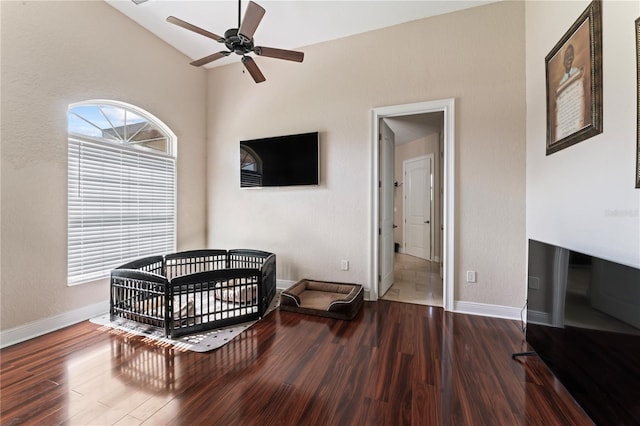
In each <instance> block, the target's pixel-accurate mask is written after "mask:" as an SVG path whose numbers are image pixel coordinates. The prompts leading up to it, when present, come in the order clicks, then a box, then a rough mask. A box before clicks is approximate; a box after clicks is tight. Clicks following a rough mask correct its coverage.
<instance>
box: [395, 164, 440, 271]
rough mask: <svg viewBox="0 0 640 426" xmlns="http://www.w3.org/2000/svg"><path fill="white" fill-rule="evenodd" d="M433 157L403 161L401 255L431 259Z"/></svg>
mask: <svg viewBox="0 0 640 426" xmlns="http://www.w3.org/2000/svg"><path fill="white" fill-rule="evenodd" d="M432 162H433V158H432V156H425V157H418V158H413V159H411V160H406V161H404V162H403V163H402V164H403V169H404V185H403V188H404V209H403V211H404V252H405V253H407V254H410V255H412V256H416V257H420V258H422V259H427V260H431V225H432V218H431V204H432V200H433V196H432V194H433V185H432V181H433V178H432V173H431V169H432V166H431V165H432Z"/></svg>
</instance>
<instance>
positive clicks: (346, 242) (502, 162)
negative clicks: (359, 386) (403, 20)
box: [207, 2, 526, 307]
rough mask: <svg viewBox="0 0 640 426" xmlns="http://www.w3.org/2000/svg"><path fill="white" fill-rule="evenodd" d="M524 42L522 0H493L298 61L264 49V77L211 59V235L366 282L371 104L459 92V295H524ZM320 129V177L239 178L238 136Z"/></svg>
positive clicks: (303, 267) (301, 266)
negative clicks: (291, 184) (306, 180)
mask: <svg viewBox="0 0 640 426" xmlns="http://www.w3.org/2000/svg"><path fill="white" fill-rule="evenodd" d="M524 45H525V40H524V3H523V2H499V3H495V4H491V5H488V6H482V7H477V8H473V9H469V10H465V11H462V12H458V13H453V14H448V15H443V16H439V17H435V18H429V19H424V20H419V21H415V22H411V23H407V24H403V25H399V26H395V27H390V28H386V29H382V30H378V31H373V32H369V33H365V34H361V35H356V36H353V37H348V38H344V39H340V40H335V41H331V42H326V43H322V44H318V45H313V46H310V47H307V48H305V49H303V50H304V52H305V55H306V56H305V61H304V63H302V64H296V63H291V62H286V61H277V60H274V59H268V58H258V59H257V60H256V61H257V62H258V64H259V66H260V67H261V69H262V71H263V72H264V74H265V76H266V78H267V82H266V83H262V84H259V85H256V84H254V83H253V82H252V80H251V79H250V77H249V75H248V74H244V73H243V72H242V66H241V64H240V63H235V64H231V65H228V66H224V67H219V68H214V69H212V70H211V71H210V72H209V74H208V82H209V84H208V99H209V103H208V105H209V108H208V120H207V124H208V160H207V161H208V169H207V174H208V182H209V187H208V191H207V199H208V204H207V207H208V244H209V246H212V247H217V246H219V247H227V246H238V247H245V246H248V247H255V248H259V249H265V250H270V251H273V252H275V253H276V254H277V255H278V273H277V275H278V278H279V279H284V280H291V281H295V280H298V279H300V278H305V277H306V278H314V279H326V280H331V281H344V282H355V283H362V284H364V285H365V286H366V287H368V288H370V286H371V285H372V283H370V282H368V280H369V274H368V271H369V268H370V265H369V262H370V257H369V247H370V245H371V244H372V242H371V235H370V229H371V228H370V223H369V221H370V218H371V211H370V209H371V204H372V200H371V191H370V188H371V176H372V158H373V152H372V143H371V136H370V132H371V122H370V117H371V109H372V108H374V107H380V106H388V105H399V104H406V103H412V102H419V101H428V100H437V99H446V98H455V99H456V117H455V123H456V128H455V131H456V140H455V146H456V147H455V149H456V157H455V165H456V176H455V179H456V187H455V191H456V199H455V203H456V217H455V224H454V226H455V229H456V241H455V247H456V259H455V273H456V294H455V298H456V300H458V301H470V302H478V303H487V304H494V305H501V306H510V307H519V306H522V304H523V303H524V297H525V291H524V287H523V281H524V271H525V247H526V244H525V131H524V129H525V121H524V120H525V98H524V96H525V72H524V71H525V55H524V49H523V46H524ZM314 130H317V131H320V132H321V143H322V153H321V162H322V165H321V173H322V182H321V184H320V186H318V187H313V188H281V189H259V190H241V189H240V187H239V167H238V161H239V153H238V141H239V140H242V139H248V138H256V137H266V136H275V135H282V134H289V133H298V132H307V131H314ZM341 259H348V260H350V266H351V268H350V270H349V271H347V272H343V271H340V260H341ZM470 269H472V270H475V271H477V272H478V282H477V283H476V284H466V283H462V282H461V277H464V276H465V271H466V270H470Z"/></svg>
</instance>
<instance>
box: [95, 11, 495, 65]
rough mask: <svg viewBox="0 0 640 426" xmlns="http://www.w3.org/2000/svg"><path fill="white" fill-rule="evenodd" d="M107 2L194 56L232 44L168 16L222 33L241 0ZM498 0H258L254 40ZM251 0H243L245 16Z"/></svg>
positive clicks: (303, 37) (348, 31) (295, 46)
mask: <svg viewBox="0 0 640 426" xmlns="http://www.w3.org/2000/svg"><path fill="white" fill-rule="evenodd" d="M105 1H106V2H107V3H108V4H110V5H111V6H113V7H114V8H115V9H117V10H119V11H120V12H122V13H123V14H124V15H126V16H128V17H129V18H131V19H132V20H133V21H135V22H137V23H138V24H140V25H141V26H142V27H144V28H146V29H147V30H149V31H150V32H152V33H153V34H155V35H157V36H158V37H160V38H161V39H162V40H164V41H165V42H167V43H169V44H170V45H171V46H173V47H175V48H176V49H177V50H179V51H180V52H182V53H184V54H185V55H187V56H188V57H189V58H191V59H192V60H196V59H200V58H202V57H205V56H207V55H210V54H212V53H215V52H218V51H220V50H226V48H225V46H224V45H222V44H220V43H217V42H216V41H214V40H211V39H209V38H207V37H204V36H202V35H199V34H196V33H193V32H191V31H188V30H185V29H183V28H180V27H177V26H175V25H172V24H170V23H168V22H166V18H167V17H168V16H171V15H173V16H175V17H177V18H180V19H182V20H183V21H187V22H189V23H191V24H193V25H196V26H198V27H200V28H203V29H205V30H207V31H210V32H213V33H215V34H218V35H220V36H224V32H225V31H226V30H227V29H229V28H237V27H238V2H237V1H229V0H215V1H211V0H209V1H205V0H196V1H189V0H147V1H146V2H144V3H141V4H138V5H136V4H135V3H134V2H133V1H131V0H105ZM494 1H496V0H491V1H481V0H447V1H442V0H410V1H400V0H397V1H383V0H355V1H317V0H297V1H291V0H289V1H285V0H257V1H256V3H258V4H260V5H261V6H262V7H264V8H265V9H266V14H265V16H264V18H263V19H262V22H261V23H260V25H259V27H258V29H257V31H256V33H255V34H254V39H255V44H256V45H259V46H268V47H277V48H281V49H292V50H302V51H304V49H303V47H304V46H308V45H312V44H316V43H320V42H323V41H328V40H335V39H338V38H342V37H346V36H349V35H353V34H358V33H363V32H367V31H371V30H375V29H378V28H383V27H388V26H391V25H396V24H400V23H403V22H408V21H413V20H417V19H421V18H425V17H428V16H434V15H440V14H444V13H449V12H454V11H457V10H461V9H467V8H470V7H475V6H480V5H483V4H487V3H492V2H494ZM247 4H248V1H247V0H243V1H242V3H241V5H242V13H241V14H242V15H243V16H244V10H245V8H246V6H247ZM301 48H302V49H301ZM238 59H239V58H238V57H237V56H236V55H230V56H229V57H227V58H224V59H220V60H217V61H214V62H212V63H211V64H209V65H206V67H208V68H210V67H214V66H220V65H224V64H228V63H231V62H234V61H238Z"/></svg>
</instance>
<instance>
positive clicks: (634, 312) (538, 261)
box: [516, 240, 640, 425]
mask: <svg viewBox="0 0 640 426" xmlns="http://www.w3.org/2000/svg"><path fill="white" fill-rule="evenodd" d="M526 339H527V342H528V343H529V344H530V345H531V347H532V348H533V350H534V351H535V352H533V354H537V355H538V356H540V358H541V359H542V360H543V361H544V362H545V364H547V366H549V368H550V369H551V371H553V373H554V374H555V375H556V377H557V378H558V379H559V380H560V381H561V382H562V384H563V385H564V386H565V387H566V388H567V390H568V391H569V392H570V393H571V395H572V396H573V397H574V399H575V400H576V402H578V404H580V406H581V407H582V408H583V409H584V411H585V412H586V413H587V414H588V415H589V416H590V417H591V419H592V420H593V421H594V422H595V424H597V425H609V424H611V425H631V424H638V421H640V269H638V268H636V267H632V266H628V265H623V264H620V263H617V262H613V261H610V260H607V259H602V258H600V257H597V256H593V255H589V254H585V253H581V252H577V251H574V250H570V249H567V248H564V247H559V246H556V245H553V244H549V243H544V242H541V241H536V240H529V268H528V290H527V326H526ZM516 356H517V354H516Z"/></svg>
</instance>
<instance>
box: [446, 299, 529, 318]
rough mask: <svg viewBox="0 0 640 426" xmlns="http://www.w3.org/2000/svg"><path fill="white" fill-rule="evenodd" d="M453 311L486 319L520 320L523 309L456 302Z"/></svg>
mask: <svg viewBox="0 0 640 426" xmlns="http://www.w3.org/2000/svg"><path fill="white" fill-rule="evenodd" d="M453 311H454V312H457V313H460V314H470V315H482V316H484V317H494V318H504V319H511V320H520V312H521V311H522V308H514V307H511V306H502V305H489V304H486V303H476V302H463V301H455V302H453Z"/></svg>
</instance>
